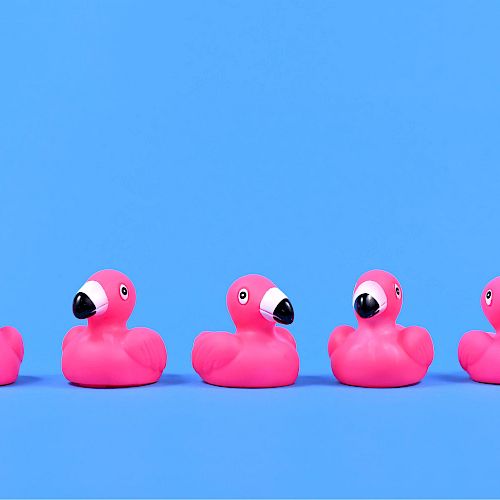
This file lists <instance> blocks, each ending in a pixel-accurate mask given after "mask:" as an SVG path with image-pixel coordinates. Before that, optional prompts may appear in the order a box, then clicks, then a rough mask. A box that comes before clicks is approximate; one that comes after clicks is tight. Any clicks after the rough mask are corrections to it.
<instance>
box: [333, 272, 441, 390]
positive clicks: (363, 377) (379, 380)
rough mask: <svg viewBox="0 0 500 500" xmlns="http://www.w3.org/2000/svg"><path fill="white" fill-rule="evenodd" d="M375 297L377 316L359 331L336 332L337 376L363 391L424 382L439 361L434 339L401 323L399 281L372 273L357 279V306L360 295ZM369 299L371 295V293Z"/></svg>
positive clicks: (364, 322)
mask: <svg viewBox="0 0 500 500" xmlns="http://www.w3.org/2000/svg"><path fill="white" fill-rule="evenodd" d="M363 290H364V291H368V292H371V293H372V294H373V296H376V299H377V301H378V305H379V308H378V312H375V313H374V315H373V316H371V317H361V316H360V315H359V314H358V312H357V311H356V310H355V315H356V318H357V320H358V327H357V328H356V329H355V328H352V327H351V326H340V327H337V328H335V330H334V331H333V332H332V334H331V336H330V340H329V342H328V354H329V356H330V361H331V367H332V371H333V374H334V375H335V377H336V378H337V379H338V380H339V381H340V382H342V383H343V384H348V385H355V386H360V387H402V386H406V385H412V384H416V383H417V382H419V381H420V380H421V379H422V378H423V377H424V376H425V374H426V373H427V369H428V367H429V365H430V364H431V362H432V359H433V357H434V349H433V345H432V340H431V337H430V335H429V333H428V332H427V330H425V329H424V328H421V327H418V326H410V327H407V328H405V327H403V326H400V325H398V324H396V319H397V317H398V314H399V312H400V310H401V305H402V302H403V292H402V289H401V285H400V284H399V282H398V281H397V279H396V278H395V277H394V276H392V274H389V273H387V272H385V271H378V270H375V271H369V272H367V273H365V274H363V276H361V278H360V279H359V280H358V282H357V283H356V286H355V289H354V296H353V304H355V303H356V299H358V300H359V297H360V295H361V291H363ZM368 294H369V293H368Z"/></svg>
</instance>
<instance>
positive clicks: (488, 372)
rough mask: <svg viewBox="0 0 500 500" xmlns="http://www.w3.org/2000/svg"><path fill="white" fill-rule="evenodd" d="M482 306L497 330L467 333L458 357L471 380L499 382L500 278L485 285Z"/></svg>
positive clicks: (459, 347) (461, 341) (490, 382)
mask: <svg viewBox="0 0 500 500" xmlns="http://www.w3.org/2000/svg"><path fill="white" fill-rule="evenodd" d="M481 307H482V308H483V312H484V314H485V316H486V317H487V318H488V321H489V322H490V323H491V325H492V326H493V328H494V330H495V333H489V332H483V331H481V330H472V331H470V332H467V333H466V334H465V335H464V336H463V337H462V339H461V340H460V344H459V345H458V360H459V361H460V365H461V366H462V368H463V369H464V370H465V371H466V372H467V373H468V374H469V375H470V377H471V378H472V380H475V381H476V382H484V383H487V384H500V336H499V330H500V277H498V278H495V279H493V280H491V281H490V282H489V283H488V284H487V285H486V288H485V289H484V290H483V294H482V295H481Z"/></svg>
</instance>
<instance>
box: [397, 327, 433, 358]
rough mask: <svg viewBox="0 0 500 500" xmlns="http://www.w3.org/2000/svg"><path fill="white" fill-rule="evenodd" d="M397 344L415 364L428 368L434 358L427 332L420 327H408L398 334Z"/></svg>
mask: <svg viewBox="0 0 500 500" xmlns="http://www.w3.org/2000/svg"><path fill="white" fill-rule="evenodd" d="M399 343H400V345H401V346H402V348H403V349H404V350H405V352H406V353H407V354H408V356H410V358H412V359H413V360H414V361H415V362H416V363H418V364H420V365H422V366H426V367H427V366H429V365H430V364H431V363H432V360H433V358H434V346H433V345H432V339H431V336H430V335H429V332H428V331H427V330H426V329H425V328H422V327H420V326H409V327H407V328H403V330H401V331H400V332H399Z"/></svg>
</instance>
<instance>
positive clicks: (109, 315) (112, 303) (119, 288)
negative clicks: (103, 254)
mask: <svg viewBox="0 0 500 500" xmlns="http://www.w3.org/2000/svg"><path fill="white" fill-rule="evenodd" d="M134 305H135V288H134V285H133V284H132V281H130V279H129V278H128V277H127V276H125V275H124V274H123V273H120V272H119V271H114V270H112V269H107V270H104V271H99V272H97V273H95V274H93V275H92V276H91V277H90V278H89V279H88V281H86V282H85V284H84V285H83V286H82V287H81V288H80V290H78V293H77V294H76V295H75V298H74V299H73V314H74V315H75V316H76V317H77V318H78V319H87V318H88V319H89V321H93V322H95V321H106V322H116V323H123V322H124V321H125V322H126V321H127V319H128V318H129V317H130V315H131V314H132V310H133V309H134Z"/></svg>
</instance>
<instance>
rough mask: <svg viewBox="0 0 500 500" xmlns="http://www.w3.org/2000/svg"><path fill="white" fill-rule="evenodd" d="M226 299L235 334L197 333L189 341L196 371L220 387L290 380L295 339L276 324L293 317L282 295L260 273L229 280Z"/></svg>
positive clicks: (274, 384) (270, 384)
mask: <svg viewBox="0 0 500 500" xmlns="http://www.w3.org/2000/svg"><path fill="white" fill-rule="evenodd" d="M226 302H227V308H228V310H229V314H230V315H231V318H232V319H233V321H234V324H235V326H236V333H235V334H232V333H226V332H203V333H201V334H200V335H199V336H198V337H197V338H196V340H195V342H194V346H193V353H192V361H193V368H194V369H195V371H196V372H197V373H198V374H199V375H200V377H201V378H202V379H203V380H204V381H205V382H207V383H209V384H212V385H218V386H224V387H248V388H251V387H254V388H257V387H281V386H286V385H291V384H293V383H294V382H295V380H296V379H297V375H298V373H299V356H298V354H297V349H296V344H295V340H294V338H293V337H292V334H291V333H290V332H289V331H288V330H286V329H285V328H282V327H279V326H276V323H281V324H284V325H290V324H291V323H292V322H293V319H294V311H293V307H292V304H291V303H290V301H289V300H288V298H287V297H286V295H285V294H284V293H283V292H282V291H281V290H280V289H279V288H277V287H276V285H274V283H273V282H272V281H270V280H268V279H267V278H265V277H264V276H260V275H258V274H250V275H248V276H243V277H242V278H239V279H238V280H236V281H235V282H234V283H233V284H232V285H231V287H230V288H229V291H228V293H227V298H226Z"/></svg>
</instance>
